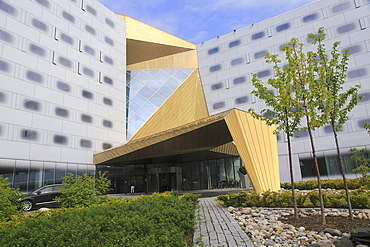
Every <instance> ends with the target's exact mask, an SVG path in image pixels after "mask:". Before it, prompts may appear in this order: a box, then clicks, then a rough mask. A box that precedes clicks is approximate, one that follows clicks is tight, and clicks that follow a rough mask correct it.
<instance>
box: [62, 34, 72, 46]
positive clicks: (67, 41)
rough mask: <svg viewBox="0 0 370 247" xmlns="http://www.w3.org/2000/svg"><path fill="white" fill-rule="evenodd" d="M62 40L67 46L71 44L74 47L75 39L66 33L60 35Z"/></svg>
mask: <svg viewBox="0 0 370 247" xmlns="http://www.w3.org/2000/svg"><path fill="white" fill-rule="evenodd" d="M60 39H61V40H62V41H64V42H66V43H67V44H70V45H73V43H74V40H73V38H72V37H71V36H68V35H67V34H64V33H62V34H61V35H60Z"/></svg>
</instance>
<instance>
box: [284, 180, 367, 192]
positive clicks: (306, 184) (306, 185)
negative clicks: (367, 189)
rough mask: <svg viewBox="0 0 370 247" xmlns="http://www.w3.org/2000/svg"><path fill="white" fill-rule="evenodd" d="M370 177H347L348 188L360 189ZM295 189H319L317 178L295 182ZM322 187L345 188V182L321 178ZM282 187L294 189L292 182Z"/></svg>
mask: <svg viewBox="0 0 370 247" xmlns="http://www.w3.org/2000/svg"><path fill="white" fill-rule="evenodd" d="M369 182H370V179H369V178H367V180H365V179H364V178H363V177H361V178H355V179H347V184H348V188H349V189H351V190H354V189H358V188H360V187H361V186H363V185H368V184H369ZM294 186H295V189H299V190H313V189H317V188H318V186H317V180H307V181H299V182H295V183H294ZM321 187H322V188H323V189H337V190H340V189H344V183H343V180H342V179H331V180H321ZM281 188H284V189H292V185H291V184H290V183H281Z"/></svg>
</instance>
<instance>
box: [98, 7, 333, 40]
mask: <svg viewBox="0 0 370 247" xmlns="http://www.w3.org/2000/svg"><path fill="white" fill-rule="evenodd" d="M99 1H100V2H101V3H102V4H104V5H105V6H107V7H108V8H109V9H110V10H111V11H113V12H115V13H119V14H123V15H128V16H130V17H133V18H135V19H137V20H140V21H142V22H145V23H147V24H150V25H151V26H154V27H156V28H159V29H161V30H163V31H166V32H168V33H170V34H173V35H175V36H177V37H180V38H182V39H185V40H187V41H190V42H192V43H195V44H199V43H201V42H202V41H208V40H210V39H213V38H216V37H217V36H218V35H220V36H221V35H224V34H226V33H230V32H232V31H233V30H234V29H240V28H243V27H246V26H249V25H250V24H251V23H258V22H260V21H263V20H266V19H268V18H271V17H273V16H276V15H279V14H282V13H285V12H288V11H290V10H293V9H296V8H299V7H301V6H304V5H306V4H309V3H312V2H315V1H316V0H283V1H282V0H99ZM326 1H328V0H326Z"/></svg>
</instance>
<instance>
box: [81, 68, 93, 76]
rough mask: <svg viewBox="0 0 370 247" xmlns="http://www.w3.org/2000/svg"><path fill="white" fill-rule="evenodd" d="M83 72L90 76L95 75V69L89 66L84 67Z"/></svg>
mask: <svg viewBox="0 0 370 247" xmlns="http://www.w3.org/2000/svg"><path fill="white" fill-rule="evenodd" d="M82 73H84V75H87V76H89V77H94V75H95V73H94V71H93V70H92V69H89V68H87V67H83V69H82Z"/></svg>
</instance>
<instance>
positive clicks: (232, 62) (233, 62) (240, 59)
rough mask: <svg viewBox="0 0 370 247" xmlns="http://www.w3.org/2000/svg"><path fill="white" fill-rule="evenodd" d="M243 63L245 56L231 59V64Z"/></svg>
mask: <svg viewBox="0 0 370 247" xmlns="http://www.w3.org/2000/svg"><path fill="white" fill-rule="evenodd" d="M242 63H244V58H243V57H239V58H237V59H234V60H231V62H230V64H231V66H236V65H239V64H242Z"/></svg>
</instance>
